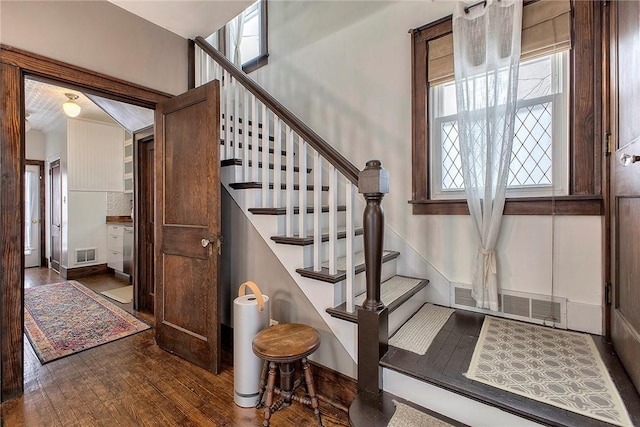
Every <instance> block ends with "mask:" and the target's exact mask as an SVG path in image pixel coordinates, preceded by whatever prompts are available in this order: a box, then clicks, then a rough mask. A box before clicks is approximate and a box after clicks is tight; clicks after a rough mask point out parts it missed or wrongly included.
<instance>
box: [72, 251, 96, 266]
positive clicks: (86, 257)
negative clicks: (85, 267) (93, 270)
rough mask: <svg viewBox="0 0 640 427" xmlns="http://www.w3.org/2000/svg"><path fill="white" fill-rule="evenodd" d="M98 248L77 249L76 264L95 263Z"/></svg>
mask: <svg viewBox="0 0 640 427" xmlns="http://www.w3.org/2000/svg"><path fill="white" fill-rule="evenodd" d="M96 249H97V248H85V249H76V264H82V263H86V262H95V260H96Z"/></svg>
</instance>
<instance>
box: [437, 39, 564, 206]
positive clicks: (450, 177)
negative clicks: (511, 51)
mask: <svg viewBox="0 0 640 427" xmlns="http://www.w3.org/2000/svg"><path fill="white" fill-rule="evenodd" d="M567 80H568V76H567V53H566V52H561V53H554V54H551V55H547V56H544V57H542V58H536V59H533V60H529V61H526V62H522V63H521V64H520V71H519V82H518V104H517V111H516V131H515V136H514V141H513V149H512V154H511V165H510V171H509V181H508V189H507V196H508V197H532V196H550V195H552V194H553V195H566V194H567V186H568V168H567V162H568V158H567V127H568V122H567V116H568V108H567V96H566V94H567V91H568V84H567ZM429 101H430V103H431V105H430V107H429V112H430V123H432V124H433V125H432V126H431V127H430V133H431V134H430V140H431V142H432V143H431V144H430V148H431V153H430V156H429V158H430V159H431V165H430V166H431V167H430V171H431V179H430V182H431V194H432V198H433V199H456V198H464V182H463V178H462V165H461V160H460V148H459V143H458V116H457V111H456V110H457V108H456V88H455V82H447V83H441V84H436V85H434V86H431V87H430V89H429Z"/></svg>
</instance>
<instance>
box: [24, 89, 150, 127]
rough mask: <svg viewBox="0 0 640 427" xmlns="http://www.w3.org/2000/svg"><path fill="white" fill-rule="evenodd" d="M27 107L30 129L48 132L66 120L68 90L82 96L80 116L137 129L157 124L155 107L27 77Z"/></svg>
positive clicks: (79, 97) (77, 101)
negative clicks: (138, 105) (104, 96)
mask: <svg viewBox="0 0 640 427" xmlns="http://www.w3.org/2000/svg"><path fill="white" fill-rule="evenodd" d="M24 92H25V93H24V95H25V111H26V115H27V121H28V122H29V126H30V130H37V131H40V132H42V133H48V132H51V131H53V130H54V129H56V128H57V127H58V126H60V125H62V124H63V123H65V122H66V119H67V116H66V115H65V114H64V111H63V110H62V104H63V103H64V102H66V100H67V97H66V96H65V93H71V94H74V95H77V96H78V99H76V100H75V102H76V103H77V104H78V105H79V106H80V108H81V110H80V114H79V115H78V117H77V118H79V119H87V120H96V121H100V122H108V123H114V122H116V123H118V124H119V125H120V126H122V127H123V128H125V129H126V130H128V131H129V132H133V131H136V130H139V129H142V128H145V127H147V126H150V125H152V124H153V110H149V109H147V108H142V107H137V106H135V105H129V104H125V103H122V102H119V101H113V100H111V99H107V98H102V97H99V96H95V95H86V94H84V93H82V92H79V91H77V90H72V89H67V88H64V87H60V86H54V85H51V84H47V83H42V82H39V81H36V80H31V79H28V78H27V79H25V80H24Z"/></svg>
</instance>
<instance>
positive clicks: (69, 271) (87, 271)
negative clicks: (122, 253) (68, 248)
mask: <svg viewBox="0 0 640 427" xmlns="http://www.w3.org/2000/svg"><path fill="white" fill-rule="evenodd" d="M107 273H109V267H107V264H96V265H87V266H84V267H74V268H67V267H64V266H62V265H61V266H60V277H62V278H63V279H67V280H75V279H80V278H82V277H89V276H97V275H98V274H107Z"/></svg>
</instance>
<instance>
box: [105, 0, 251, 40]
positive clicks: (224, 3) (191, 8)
mask: <svg viewBox="0 0 640 427" xmlns="http://www.w3.org/2000/svg"><path fill="white" fill-rule="evenodd" d="M109 1H110V2H111V3H113V4H115V5H117V6H120V7H121V8H123V9H125V10H127V11H129V12H131V13H133V14H134V15H138V16H140V17H141V18H144V19H146V20H147V21H149V22H153V23H154V24H156V25H158V26H160V27H162V28H165V29H167V30H169V31H171V32H172V33H175V34H178V35H179V36H182V37H184V38H186V39H194V38H196V36H202V37H207V36H209V35H210V34H212V33H213V32H215V31H216V30H218V29H219V28H221V27H222V26H224V25H225V24H226V23H227V22H229V21H230V20H231V19H233V18H235V17H236V16H237V15H238V14H239V13H240V12H242V11H243V10H245V9H246V8H248V7H249V6H251V5H252V4H253V3H255V1H256V0H154V1H140V0H109Z"/></svg>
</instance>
